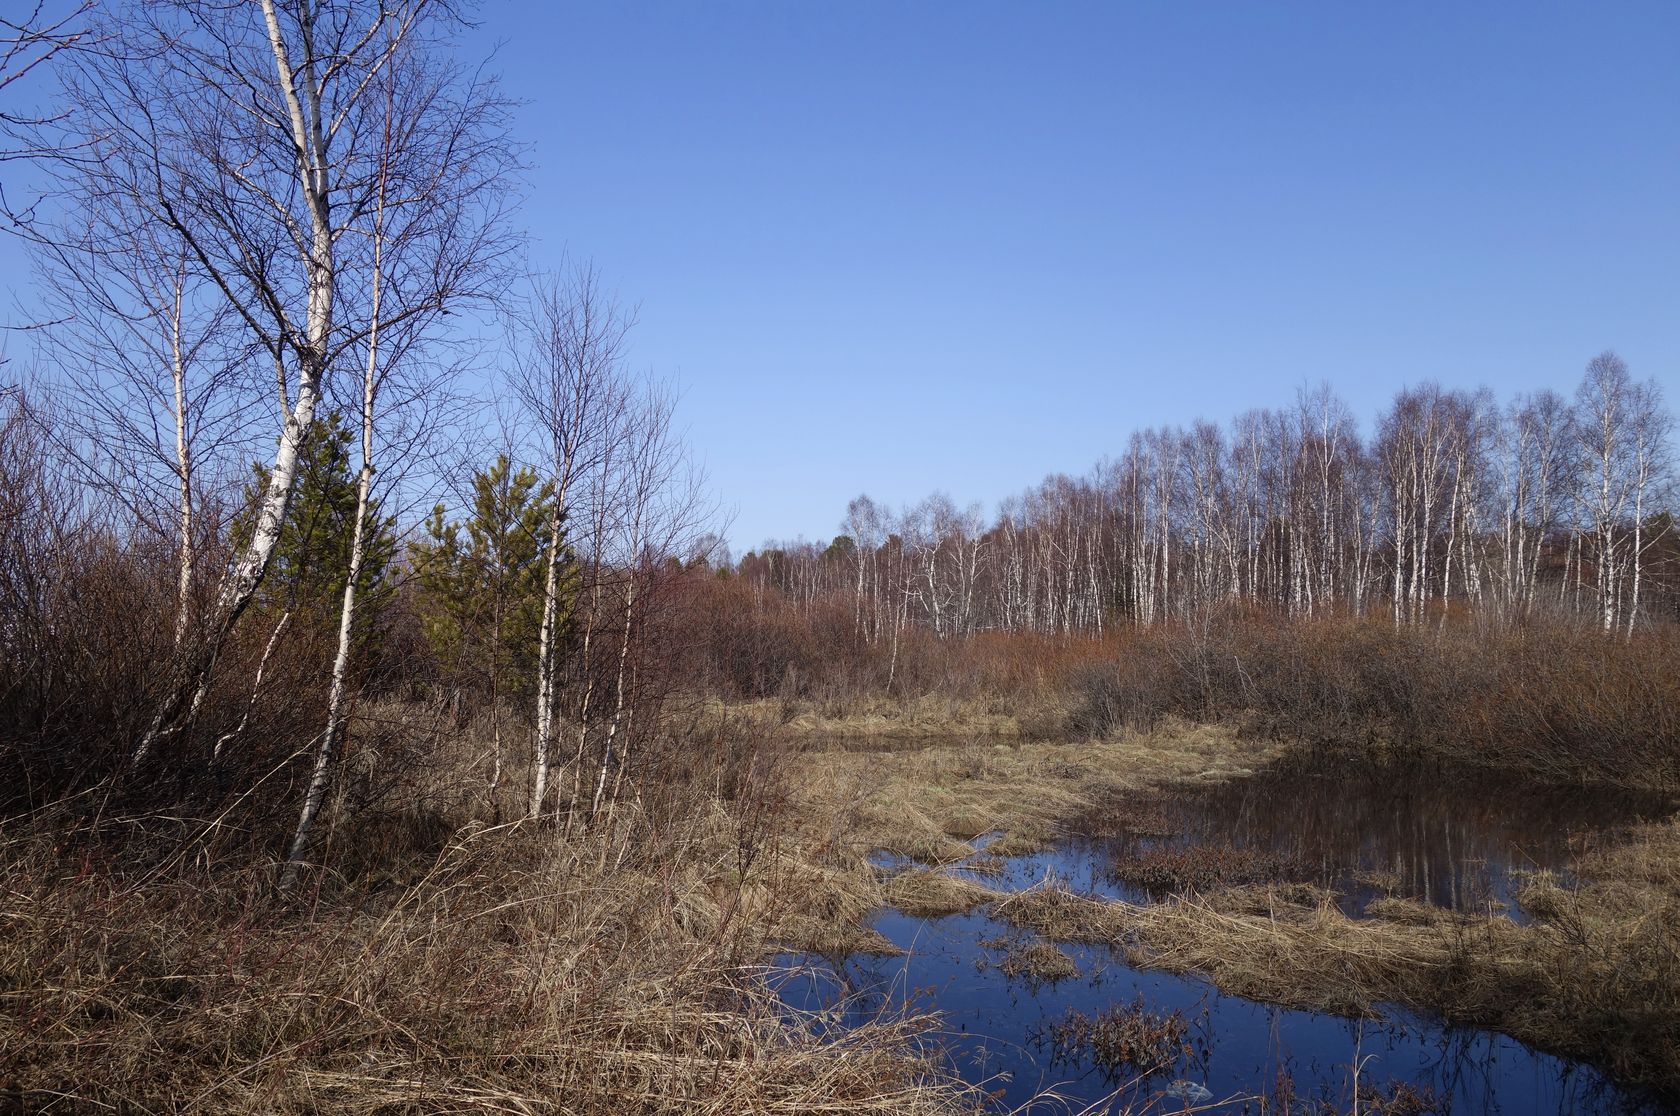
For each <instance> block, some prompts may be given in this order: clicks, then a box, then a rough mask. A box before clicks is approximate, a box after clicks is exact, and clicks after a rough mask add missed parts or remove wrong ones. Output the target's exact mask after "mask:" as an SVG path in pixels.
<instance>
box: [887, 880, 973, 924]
mask: <svg viewBox="0 0 1680 1116" xmlns="http://www.w3.org/2000/svg"><path fill="white" fill-rule="evenodd" d="M994 897H995V896H994V893H993V892H992V891H990V890H989V889H987V888H985V887H982V886H981V885H979V884H977V883H974V882H973V881H971V880H965V879H962V878H960V877H957V876H953V875H950V874H949V873H946V872H940V871H929V870H926V869H915V870H912V871H908V872H900V873H898V874H897V875H895V876H893V877H892V878H890V879H889V880H888V881H887V884H886V887H885V889H884V890H883V893H882V898H883V899H885V900H886V902H887V903H888V904H890V905H891V906H893V907H896V908H898V909H899V910H901V911H903V912H904V913H905V914H907V915H910V916H911V917H912V918H938V917H939V916H941V915H948V914H960V913H962V912H963V911H969V910H973V909H974V908H975V907H978V906H979V905H980V904H982V903H986V902H989V901H991V900H992V899H993V898H994Z"/></svg>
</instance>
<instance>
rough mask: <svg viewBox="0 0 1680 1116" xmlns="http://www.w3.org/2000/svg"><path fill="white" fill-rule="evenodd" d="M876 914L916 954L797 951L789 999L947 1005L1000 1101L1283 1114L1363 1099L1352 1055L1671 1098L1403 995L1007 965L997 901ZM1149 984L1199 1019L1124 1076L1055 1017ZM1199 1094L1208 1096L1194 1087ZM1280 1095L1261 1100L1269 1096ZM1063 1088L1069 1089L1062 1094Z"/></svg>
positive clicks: (1392, 1076) (1612, 1095)
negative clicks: (1281, 994)
mask: <svg viewBox="0 0 1680 1116" xmlns="http://www.w3.org/2000/svg"><path fill="white" fill-rule="evenodd" d="M875 927H876V928H877V929H878V930H880V931H881V932H882V933H883V934H885V935H886V936H887V937H888V938H890V939H891V940H892V941H893V942H894V943H895V944H896V945H898V946H900V947H901V948H903V949H905V950H907V951H908V953H907V955H906V956H903V957H886V958H882V957H851V958H846V959H843V960H839V961H833V960H823V959H816V958H809V957H792V956H790V957H785V958H782V959H780V963H781V964H782V965H783V966H785V968H784V969H783V970H782V971H781V972H780V973H779V975H778V976H777V978H776V979H777V981H778V987H779V991H780V994H781V996H782V997H783V999H784V1000H785V1001H787V1002H788V1003H790V1004H793V1005H794V1006H796V1007H799V1008H803V1009H815V1008H819V1007H829V1006H834V1005H841V1013H842V1016H841V1017H842V1020H843V1022H844V1024H845V1025H856V1024H857V1023H860V1022H863V1021H865V1020H867V1019H870V1018H873V1017H875V1015H876V1014H877V1013H886V1014H892V1013H894V1012H896V1011H899V1010H902V1009H903V1008H904V1007H905V1006H906V1005H907V1004H913V1005H916V1006H921V1007H927V1006H932V1007H935V1008H937V1009H938V1010H939V1011H940V1013H941V1015H942V1017H943V1020H944V1023H945V1031H944V1032H943V1033H942V1034H941V1035H940V1036H938V1040H939V1041H940V1043H941V1045H942V1046H943V1047H944V1050H945V1055H946V1056H947V1057H948V1058H950V1059H951V1061H952V1064H953V1066H954V1067H955V1068H956V1069H957V1070H958V1071H959V1072H960V1073H961V1074H962V1075H963V1077H964V1078H965V1079H966V1080H969V1081H971V1082H975V1083H978V1084H981V1085H983V1086H984V1087H985V1088H987V1089H989V1090H992V1091H993V1092H994V1093H995V1095H996V1097H997V1100H998V1104H999V1107H1000V1108H1001V1109H1012V1108H1016V1107H1018V1106H1023V1105H1030V1109H1029V1110H1030V1111H1033V1112H1045V1113H1050V1112H1062V1111H1080V1110H1082V1109H1083V1108H1084V1107H1085V1106H1086V1105H1090V1104H1093V1103H1097V1104H1098V1105H1099V1107H1098V1108H1097V1109H1096V1111H1109V1112H1116V1113H1118V1112H1123V1111H1126V1109H1127V1106H1128V1105H1131V1106H1141V1105H1148V1106H1150V1107H1149V1111H1154V1112H1176V1111H1181V1110H1182V1109H1183V1108H1184V1106H1185V1100H1184V1099H1183V1098H1184V1097H1185V1095H1186V1089H1185V1087H1186V1086H1187V1085H1195V1086H1199V1087H1201V1088H1205V1089H1207V1090H1209V1091H1210V1092H1211V1093H1212V1095H1213V1098H1214V1102H1215V1103H1214V1105H1213V1107H1211V1108H1201V1107H1198V1110H1206V1111H1216V1112H1225V1113H1240V1112H1245V1111H1246V1112H1259V1111H1266V1112H1271V1113H1276V1112H1279V1111H1280V1110H1282V1108H1281V1106H1280V1105H1279V1104H1278V1103H1277V1100H1276V1098H1277V1096H1278V1095H1279V1093H1280V1092H1282V1093H1286V1094H1288V1095H1290V1096H1292V1097H1293V1098H1294V1101H1295V1103H1296V1104H1297V1105H1298V1106H1300V1107H1299V1108H1298V1110H1299V1111H1303V1112H1304V1111H1309V1110H1310V1111H1318V1110H1317V1109H1309V1108H1308V1107H1307V1105H1308V1103H1309V1102H1323V1103H1325V1104H1328V1105H1329V1106H1331V1108H1332V1109H1333V1110H1334V1111H1338V1112H1347V1111H1351V1110H1352V1101H1353V1079H1352V1066H1353V1065H1354V1063H1355V1062H1358V1064H1359V1065H1360V1067H1361V1068H1360V1094H1361V1096H1363V1097H1365V1098H1366V1099H1367V1104H1368V1103H1369V1098H1370V1096H1371V1095H1372V1092H1373V1090H1376V1089H1382V1088H1384V1087H1386V1086H1389V1085H1390V1084H1391V1083H1397V1082H1398V1083H1405V1084H1406V1085H1408V1086H1409V1087H1410V1088H1411V1089H1412V1090H1413V1092H1414V1094H1415V1095H1417V1096H1420V1097H1434V1098H1436V1099H1437V1100H1438V1102H1439V1107H1437V1108H1434V1109H1428V1110H1425V1111H1441V1112H1452V1113H1455V1114H1461V1116H1462V1114H1512V1116H1515V1114H1528V1113H1537V1114H1545V1116H1552V1114H1556V1116H1564V1114H1571V1116H1572V1114H1577V1113H1622V1114H1628V1116H1634V1114H1637V1116H1646V1114H1654V1113H1658V1112H1661V1111H1663V1109H1662V1108H1661V1107H1660V1106H1658V1105H1656V1104H1654V1103H1653V1102H1651V1101H1648V1100H1646V1099H1643V1098H1640V1097H1637V1096H1634V1095H1631V1094H1628V1093H1625V1092H1623V1091H1621V1090H1618V1089H1617V1088H1616V1087H1614V1086H1613V1085H1611V1084H1610V1083H1609V1082H1607V1081H1606V1080H1605V1079H1604V1077H1603V1076H1602V1075H1600V1074H1599V1073H1597V1072H1596V1071H1594V1070H1592V1069H1591V1068H1589V1067H1585V1066H1580V1065H1576V1064H1572V1063H1569V1062H1566V1061H1564V1060H1562V1059H1558V1058H1554V1057H1552V1056H1550V1055H1546V1054H1542V1053H1539V1052H1537V1051H1534V1050H1531V1049H1529V1048H1527V1047H1525V1046H1523V1045H1522V1044H1521V1043H1519V1042H1516V1041H1515V1040H1513V1039H1509V1038H1506V1037H1504V1036H1501V1035H1496V1034H1491V1033H1489V1032H1486V1031H1477V1030H1470V1029H1463V1028H1450V1027H1444V1026H1442V1025H1440V1024H1438V1023H1434V1022H1431V1021H1429V1020H1425V1019H1421V1018H1419V1017H1416V1016H1414V1015H1411V1014H1409V1013H1406V1012H1403V1011H1399V1010H1393V1011H1391V1012H1390V1015H1389V1017H1388V1018H1387V1019H1385V1020H1383V1021H1381V1022H1373V1021H1369V1020H1367V1021H1358V1020H1349V1019H1342V1018H1339V1017H1336V1016H1330V1015H1324V1014H1320V1013H1316V1012H1310V1011H1299V1010H1294V1009H1287V1008H1280V1007H1274V1006H1270V1005H1266V1004H1259V1003H1254V1002H1252V1001H1248V1000H1243V999H1240V998H1237V997H1233V996H1226V995H1223V994H1221V993H1219V992H1218V991H1216V990H1215V989H1214V988H1212V987H1211V986H1210V985H1208V984H1207V983H1205V982H1203V981H1200V980H1197V979H1194V978H1188V977H1179V976H1174V975H1172V974H1169V973H1162V972H1153V971H1140V970H1137V969H1133V968H1131V967H1130V966H1128V965H1127V964H1126V962H1125V960H1124V958H1122V957H1121V956H1119V955H1118V954H1116V953H1114V952H1113V951H1111V950H1109V949H1107V948H1105V947H1101V946H1068V947H1066V948H1067V952H1068V954H1069V955H1070V956H1072V957H1073V959H1074V961H1075V962H1076V964H1077V965H1078V968H1079V975H1078V976H1076V977H1072V978H1069V979H1065V980H1059V981H1054V982H1048V983H1046V982H1035V981H1032V980H1030V979H1025V978H1019V977H1017V978H1011V977H1010V976H1008V975H1006V974H1005V973H1004V972H1003V970H1002V969H1000V967H999V961H1000V959H1001V956H1002V954H1001V939H1002V938H1004V937H1006V936H1007V935H1008V933H1009V931H1008V929H1007V928H1006V927H1004V926H1002V925H1001V924H1000V923H998V922H996V921H994V920H992V919H991V918H990V917H988V916H987V915H986V914H985V913H984V912H983V911H981V912H973V913H970V914H966V915H954V916H950V917H946V918H940V919H934V920H925V919H916V918H910V917H907V916H905V915H902V914H899V913H897V912H894V911H887V912H883V913H882V914H881V915H880V916H879V917H878V918H877V920H876V921H875ZM1139 997H1141V998H1142V1000H1143V1002H1144V1003H1146V1004H1148V1005H1150V1006H1151V1007H1152V1008H1153V1009H1154V1010H1156V1011H1161V1012H1165V1011H1176V1012H1178V1013H1180V1014H1181V1015H1182V1016H1183V1017H1184V1019H1185V1020H1186V1021H1187V1022H1188V1023H1189V1026H1190V1028H1191V1033H1190V1037H1189V1041H1188V1042H1187V1043H1186V1045H1187V1046H1189V1047H1190V1048H1191V1049H1190V1051H1189V1052H1188V1053H1187V1055H1186V1056H1185V1057H1183V1058H1181V1059H1180V1060H1178V1061H1177V1062H1176V1063H1175V1064H1174V1065H1172V1066H1170V1067H1164V1068H1163V1070H1162V1072H1158V1073H1154V1074H1149V1075H1146V1076H1143V1077H1141V1078H1139V1077H1137V1076H1132V1077H1129V1078H1126V1079H1124V1080H1121V1079H1117V1077H1116V1075H1114V1074H1113V1073H1110V1072H1106V1070H1105V1067H1103V1066H1101V1065H1099V1064H1097V1063H1096V1062H1095V1061H1094V1060H1093V1059H1092V1058H1090V1057H1089V1056H1082V1055H1080V1054H1079V1053H1078V1052H1070V1051H1067V1050H1063V1049H1058V1047H1057V1046H1056V1044H1055V1043H1054V1042H1053V1041H1052V1039H1051V1037H1050V1036H1051V1034H1052V1028H1053V1027H1054V1026H1055V1024H1057V1023H1058V1022H1061V1021H1063V1020H1065V1019H1067V1018H1068V1017H1069V1013H1070V1012H1082V1013H1085V1014H1087V1015H1095V1014H1097V1013H1100V1012H1102V1011H1103V1010H1104V1009H1105V1008H1107V1007H1108V1006H1110V1005H1112V1004H1116V1003H1120V1004H1129V1003H1132V1002H1134V1001H1135V1000H1137V999H1138V998H1139ZM1188 1095H1190V1096H1195V1095H1199V1094H1196V1093H1190V1094H1188ZM1262 1095H1264V1096H1265V1098H1266V1107H1265V1108H1264V1109H1262V1108H1261V1106H1260V1105H1261V1096H1262ZM1057 1098H1060V1099H1059V1100H1058V1099H1057Z"/></svg>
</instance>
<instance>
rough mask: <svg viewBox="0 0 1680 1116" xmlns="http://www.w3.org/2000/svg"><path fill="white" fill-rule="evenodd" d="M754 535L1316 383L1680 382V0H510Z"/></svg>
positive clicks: (558, 201) (552, 143) (506, 45)
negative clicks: (1485, 0)
mask: <svg viewBox="0 0 1680 1116" xmlns="http://www.w3.org/2000/svg"><path fill="white" fill-rule="evenodd" d="M478 18H479V20H480V22H481V26H480V28H479V30H478V31H477V32H476V33H475V34H474V35H473V36H472V38H471V40H470V41H469V43H468V44H467V48H468V49H469V50H470V51H480V52H482V51H486V50H488V49H489V48H490V46H491V45H492V44H493V43H496V42H500V44H501V45H500V48H499V50H498V53H497V54H496V56H495V58H494V60H493V62H492V67H493V69H495V70H496V71H498V72H500V73H501V74H502V75H503V79H504V81H505V86H506V89H507V90H508V91H509V92H510V93H511V94H512V95H514V96H516V97H518V98H520V99H521V100H523V101H525V102H527V104H526V106H525V107H524V108H523V109H522V110H521V112H520V114H519V122H518V127H519V130H520V132H521V133H522V134H523V135H524V136H525V137H527V138H528V139H529V141H530V142H531V144H532V150H531V158H532V161H533V163H534V169H533V172H532V176H531V191H530V198H529V201H528V203H527V205H526V207H525V209H524V211H523V213H522V214H521V220H522V221H523V222H524V223H525V224H526V225H527V226H528V227H529V229H530V230H531V232H532V233H533V234H534V235H535V236H536V237H537V238H538V240H539V246H538V248H537V249H536V255H537V259H538V260H539V262H540V261H542V260H544V259H549V260H552V259H555V258H557V257H558V255H559V253H560V252H561V251H562V250H563V249H569V250H570V251H571V252H572V253H573V254H575V255H581V256H587V257H592V258H593V259H594V260H595V261H596V262H597V263H598V264H599V265H600V266H601V268H602V269H603V270H604V271H605V272H606V274H607V275H608V276H609V277H610V278H611V279H612V280H613V281H614V283H615V285H616V286H617V287H618V288H619V289H620V290H621V291H622V293H623V294H624V295H625V297H626V298H628V299H629V300H631V301H634V302H638V303H639V304H640V306H641V325H640V326H639V327H638V329H637V332H636V335H635V344H634V357H635V361H636V363H637V364H638V366H641V367H647V368H652V369H654V370H656V371H658V372H661V373H665V374H669V375H672V376H675V377H676V378H677V379H678V380H679V381H680V382H681V384H682V386H683V389H684V391H685V396H684V401H683V405H682V415H683V419H684V421H685V423H686V425H687V427H688V430H689V435H690V438H691V441H692V442H693V444H694V445H695V447H696V449H697V451H698V453H699V456H700V457H701V458H702V459H703V460H704V461H705V463H706V465H707V467H708V469H709V471H710V474H711V477H712V481H713V485H714V487H715V489H716V490H717V492H718V494H719V495H720V497H721V498H722V499H723V501H724V502H725V503H726V504H729V505H732V506H734V507H735V508H736V509H737V515H736V519H735V522H734V526H733V527H732V529H731V530H730V531H729V537H730V540H731V543H732V544H733V545H734V546H735V548H736V551H737V553H739V552H740V551H741V550H743V549H745V548H746V547H749V546H755V545H757V544H759V543H761V542H762V541H763V540H764V539H765V538H766V537H772V536H773V537H778V538H785V537H792V536H795V535H800V534H803V535H805V536H807V537H811V538H827V537H828V536H830V535H832V534H834V533H835V531H836V530H837V525H838V520H839V519H840V517H841V514H842V512H843V510H844V506H845V503H846V501H847V500H848V499H849V498H850V497H852V496H854V495H856V494H857V493H859V492H862V491H868V492H869V493H870V494H872V495H874V496H875V497H877V498H878V499H883V500H886V501H888V502H890V503H893V504H898V503H901V502H905V501H909V500H914V499H916V498H919V497H920V496H922V495H925V494H926V493H927V492H929V491H931V490H933V489H936V488H939V489H945V490H947V491H949V492H950V493H951V494H952V495H953V496H954V497H955V498H956V499H957V500H958V501H959V502H967V501H969V500H980V501H983V502H985V503H986V505H987V506H988V509H989V508H990V507H991V505H992V504H993V503H994V502H995V501H996V500H997V499H998V498H999V497H1002V496H1004V495H1006V494H1008V493H1010V492H1013V491H1016V490H1018V489H1020V488H1022V487H1024V486H1026V485H1028V484H1031V483H1034V482H1036V481H1037V480H1038V479H1040V478H1041V477H1042V476H1043V475H1044V474H1046V473H1047V472H1052V471H1068V472H1083V471H1084V470H1086V469H1087V468H1088V467H1089V466H1090V465H1091V464H1092V463H1094V462H1095V461H1096V459H1097V458H1099V457H1101V456H1102V455H1104V454H1109V453H1117V452H1119V451H1120V450H1121V449H1122V448H1123V447H1124V444H1125V439H1126V437H1127V435H1128V434H1129V433H1130V431H1132V430H1133V429H1135V428H1138V427H1140V426H1145V425H1151V424H1157V423H1167V422H1174V423H1178V422H1188V421H1190V420H1192V419H1194V418H1197V417H1206V418H1210V419H1216V420H1219V421H1225V420H1227V419H1229V418H1230V417H1231V416H1232V415H1233V414H1235V413H1236V412H1238V411H1240V410H1243V409H1245V408H1247V407H1251V406H1258V405H1281V404H1286V403H1288V402H1289V401H1291V400H1292V399H1293V396H1294V392H1295V389H1296V387H1297V386H1298V385H1300V384H1302V383H1304V382H1307V381H1314V382H1316V381H1318V380H1320V379H1327V380H1329V381H1330V382H1331V383H1332V384H1334V385H1335V386H1336V387H1337V389H1338V390H1339V391H1340V392H1341V393H1342V394H1343V395H1344V397H1346V398H1347V399H1348V401H1349V402H1350V403H1351V404H1352V406H1353V409H1354V411H1355V413H1356V414H1357V415H1359V417H1360V419H1361V421H1362V422H1363V423H1364V424H1366V426H1367V427H1368V426H1369V423H1370V421H1371V418H1372V416H1373V415H1374V414H1375V413H1376V412H1377V410H1378V409H1379V408H1380V407H1381V406H1382V405H1383V403H1384V402H1385V401H1386V400H1387V399H1388V398H1389V397H1390V396H1391V395H1392V393H1393V391H1394V390H1395V389H1396V388H1398V387H1400V386H1401V385H1402V384H1405V383H1408V382H1412V383H1415V382H1417V381H1419V380H1423V379H1426V378H1434V379H1437V380H1440V381H1442V382H1443V383H1446V384H1448V385H1452V386H1475V385H1478V384H1487V385H1488V386H1490V387H1492V388H1494V389H1495V390H1496V391H1497V392H1499V393H1500V395H1501V396H1505V395H1508V394H1509V393H1510V392H1512V391H1514V390H1517V389H1520V388H1532V387H1541V386H1549V387H1554V388H1559V389H1562V390H1566V391H1568V390H1572V389H1573V386H1574V384H1575V382H1576V380H1577V379H1578V377H1579V374H1580V370H1581V368H1582V367H1583V366H1584V364H1585V363H1586V361H1587V360H1588V359H1589V358H1590V357H1592V356H1593V355H1594V354H1595V353H1597V352H1599V351H1600V350H1602V349H1604V348H1606V347H1613V348H1615V349H1617V350H1618V351H1619V352H1620V353H1621V354H1622V356H1623V357H1624V358H1626V359H1627V360H1628V362H1629V364H1630V365H1631V366H1632V368H1633V371H1634V372H1635V374H1636V375H1639V376H1641V377H1645V376H1654V377H1656V378H1657V379H1658V380H1659V381H1660V382H1662V383H1663V385H1664V387H1665V389H1666V391H1667V394H1668V397H1669V401H1670V403H1671V404H1680V64H1677V62H1676V48H1677V47H1680V4H1675V3H1673V2H1672V0H1668V2H1665V3H1651V4H1636V3H1617V4H1611V5H1603V4H1598V5H1589V4H1584V3H1583V4H1572V5H1556V4H1532V3H1523V4H1516V3H1511V4H1458V3H1436V4H1428V3H1426V4H1380V5H1379V4H1346V3H1335V4H1318V5H1314V4H1304V3H1242V4H1239V3H1207V4H1202V3H1180V2H1173V3H1165V2H1163V3H1150V4H1132V3H1121V2H1119V0H1115V2H1112V3H1102V4H1071V3H1025V2H1022V3H1008V4H1003V3H974V2H962V3H955V2H953V3H946V4H934V3H906V2H864V0H832V2H827V3H821V4H819V3H814V2H805V0H774V2H772V0H763V2H756V3H718V2H713V0H705V2H701V0H685V2H668V3H643V2H629V0H613V2H611V3H590V4H584V3H548V2H538V0H519V2H514V0H485V3H484V4H483V6H482V8H481V9H480V11H479V13H478Z"/></svg>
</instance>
